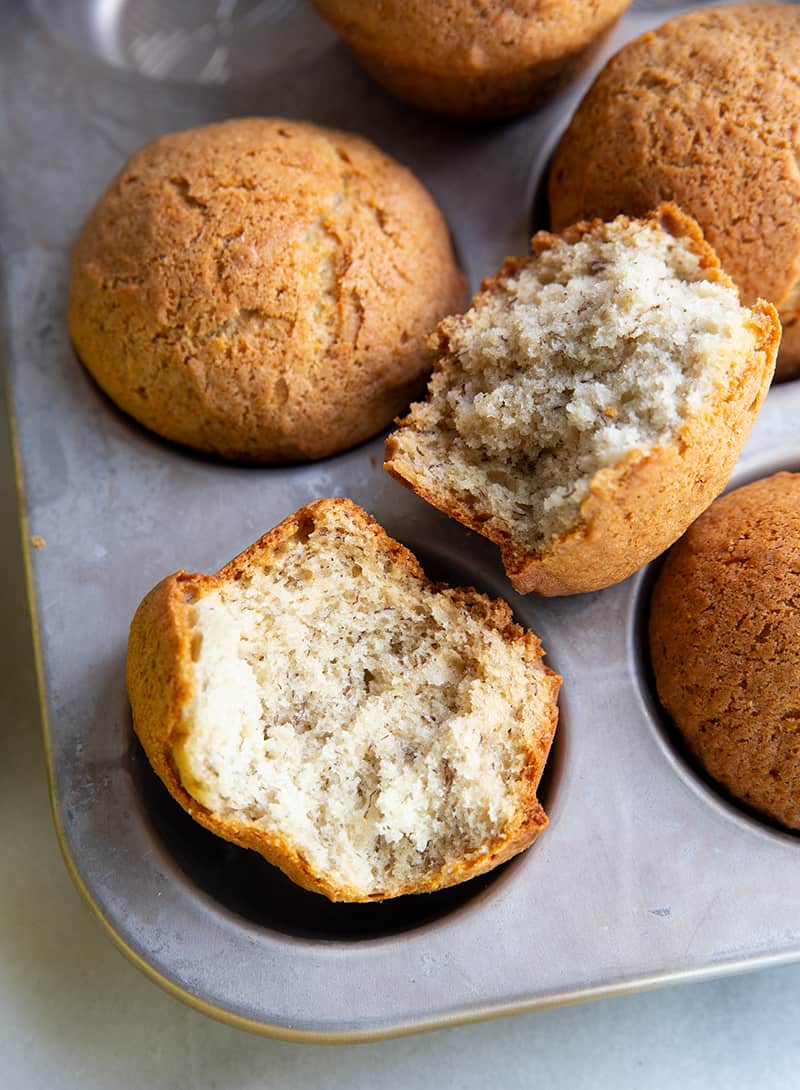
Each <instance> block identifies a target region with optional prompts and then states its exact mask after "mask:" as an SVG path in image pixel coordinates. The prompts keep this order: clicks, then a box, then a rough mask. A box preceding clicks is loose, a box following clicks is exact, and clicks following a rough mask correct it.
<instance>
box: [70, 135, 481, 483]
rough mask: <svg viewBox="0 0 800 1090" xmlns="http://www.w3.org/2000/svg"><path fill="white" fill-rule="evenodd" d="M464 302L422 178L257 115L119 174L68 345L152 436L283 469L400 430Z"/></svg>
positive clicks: (86, 247) (350, 139)
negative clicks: (441, 329)
mask: <svg viewBox="0 0 800 1090" xmlns="http://www.w3.org/2000/svg"><path fill="white" fill-rule="evenodd" d="M464 290H465V288H464V281H463V277H462V275H461V272H460V271H459V268H458V265H457V263H456V260H455V257H454V255H453V250H452V246H451V243H450V237H449V234H448V230H447V225H446V224H445V221H444V219H443V217H442V215H441V213H440V212H439V210H438V208H437V207H436V205H435V203H434V201H433V199H432V198H431V197H430V195H429V194H428V193H427V191H426V190H425V189H424V188H423V186H422V185H421V184H420V183H419V182H418V181H417V180H416V178H414V177H413V175H412V174H411V173H410V172H409V171H408V170H406V169H405V168H404V167H402V166H400V165H399V164H398V163H396V162H395V161H394V160H392V159H390V158H389V157H388V156H387V155H384V154H383V153H382V152H381V151H379V150H378V148H376V147H375V146H374V145H373V144H370V143H369V142H368V141H366V140H363V139H361V138H360V137H358V136H353V135H351V134H349V133H344V132H336V131H333V130H327V129H322V128H319V127H317V126H315V125H310V124H305V123H301V122H296V121H281V120H275V119H265V118H248V119H240V120H234V121H227V122H223V123H222V124H216V125H207V126H205V127H203V128H199V129H193V130H190V131H188V132H183V133H176V134H172V135H169V136H163V137H161V138H160V139H158V140H155V141H153V142H152V143H151V144H148V145H147V146H146V147H144V148H142V149H141V151H139V152H137V153H136V154H135V155H134V156H133V157H132V158H131V159H130V161H129V162H128V163H127V165H126V166H125V167H123V169H122V171H121V172H120V173H119V174H118V175H117V177H116V178H115V179H114V181H113V182H112V183H111V185H110V186H109V188H108V189H107V190H106V192H105V193H104V194H103V196H102V197H101V198H100V200H99V202H98V204H97V205H96V207H95V208H94V210H93V212H92V213H91V215H90V216H89V218H88V220H87V221H86V224H85V226H84V228H83V231H82V233H81V236H80V238H79V240H78V243H77V246H76V248H75V253H74V258H73V266H72V279H71V284H70V301H69V328H70V333H71V336H72V339H73V341H74V343H75V347H76V348H77V350H78V353H79V355H80V357H81V359H82V360H83V362H84V364H85V365H86V367H87V368H88V370H89V371H90V372H91V373H92V375H93V376H94V377H95V379H96V380H97V381H98V382H99V384H100V385H101V386H102V387H103V389H104V390H105V391H106V392H107V393H108V394H109V396H110V397H111V398H113V400H114V401H115V402H116V403H117V404H118V405H119V406H120V408H122V409H124V410H125V412H127V413H130V415H131V416H133V417H135V418H136V419H137V420H138V421H139V422H140V423H142V424H144V425H145V426H146V427H148V428H151V429H152V430H153V431H155V432H158V433H159V434H160V435H163V436H165V437H166V438H167V439H171V440H174V441H176V442H178V443H182V444H185V445H186V446H189V447H193V448H195V449H198V450H201V451H207V452H209V453H212V454H217V455H220V456H222V457H225V458H231V459H236V460H240V461H250V462H286V461H295V460H302V459H314V458H322V457H325V456H326V455H329V454H332V453H334V452H335V451H339V450H343V449H345V448H346V447H350V446H352V445H354V444H355V443H358V442H360V441H362V440H364V439H367V438H368V437H369V436H371V435H374V434H375V433H376V432H378V431H380V430H381V429H382V428H384V427H386V425H387V424H389V422H390V421H391V420H392V418H393V417H394V416H395V415H396V414H397V413H398V412H400V411H401V410H402V409H403V408H404V407H405V406H406V405H407V404H408V402H409V401H410V400H411V399H412V397H413V396H414V394H416V393H418V392H419V391H420V390H421V389H422V388H423V387H424V382H425V376H426V373H427V370H428V358H427V354H426V352H425V349H424V347H423V337H424V336H425V334H426V333H427V332H428V331H429V330H430V329H431V328H432V327H433V326H434V325H435V324H436V322H437V321H439V320H440V319H441V318H442V317H444V316H445V315H446V314H449V313H450V312H451V311H453V310H457V309H458V308H459V307H460V305H461V304H462V302H463V299H464Z"/></svg>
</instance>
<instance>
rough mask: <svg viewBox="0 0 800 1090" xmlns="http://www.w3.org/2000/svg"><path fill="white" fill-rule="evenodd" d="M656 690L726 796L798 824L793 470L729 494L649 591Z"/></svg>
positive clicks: (797, 531)
mask: <svg viewBox="0 0 800 1090" xmlns="http://www.w3.org/2000/svg"><path fill="white" fill-rule="evenodd" d="M650 651H651V655H652V662H653V670H654V673H655V679H656V685H657V688H658V695H659V697H660V699H661V702H662V703H663V705H664V707H665V708H666V709H667V711H668V712H669V713H670V715H671V716H672V719H673V720H674V722H675V724H676V726H677V727H678V729H679V730H680V732H681V734H682V735H683V736H684V738H685V739H686V742H687V744H688V746H689V748H690V749H691V751H692V753H693V754H694V755H695V756H696V757H697V759H698V760H699V761H700V763H701V765H702V766H703V767H704V768H705V769H706V771H707V772H708V773H709V775H710V776H712V777H713V779H715V780H717V781H718V782H719V783H721V784H722V785H723V786H724V787H725V788H727V790H728V791H730V793H731V794H732V795H735V796H736V797H737V798H739V799H741V800H742V801H743V802H745V803H747V804H748V805H749V806H752V807H754V808H755V809H757V810H760V811H761V812H762V813H764V814H767V815H768V816H769V817H771V818H774V820H776V821H778V822H780V823H782V824H783V825H786V826H788V827H789V828H792V829H800V474H797V473H778V474H776V475H775V476H773V477H766V478H764V479H762V480H759V481H755V482H754V483H753V484H750V485H746V486H745V487H744V488H739V489H737V490H736V491H735V492H729V493H728V494H727V495H726V496H723V497H722V498H721V499H719V500H717V501H716V502H715V503H714V504H712V506H711V507H710V508H709V509H708V511H706V512H705V514H703V515H701V517H700V518H699V519H698V520H697V522H695V523H694V525H693V526H691V527H690V529H689V530H688V531H687V533H686V534H685V535H684V537H683V538H682V539H681V540H680V541H679V542H678V544H677V545H676V546H675V548H674V549H673V550H672V552H671V553H670V554H669V556H668V558H667V561H666V563H665V565H664V568H663V570H662V572H661V574H660V576H659V579H658V582H657V583H656V586H655V590H654V593H653V599H652V606H651V616H650Z"/></svg>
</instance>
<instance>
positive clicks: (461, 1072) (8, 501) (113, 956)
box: [0, 407, 800, 1090]
mask: <svg viewBox="0 0 800 1090" xmlns="http://www.w3.org/2000/svg"><path fill="white" fill-rule="evenodd" d="M0 573H2V574H0V580H2V586H1V587H0V596H1V597H0V600H2V602H3V608H2V610H0V656H1V657H2V661H3V663H4V664H5V669H4V671H3V672H2V675H1V676H2V681H0V723H1V724H2V730H1V731H0V770H2V771H0V777H2V781H1V782H2V791H0V820H2V827H3V834H4V835H3V838H2V842H1V843H2V847H0V872H1V873H2V874H3V881H2V884H0V924H2V930H1V931H0V934H2V939H0V963H2V966H3V971H2V973H0V1056H2V1060H3V1064H2V1066H3V1075H2V1076H0V1084H2V1086H3V1087H7V1088H8V1090H33V1088H37V1090H38V1088H47V1090H71V1088H73V1087H75V1088H78V1087H80V1090H95V1088H97V1090H100V1088H103V1090H106V1088H108V1087H112V1086H113V1087H115V1088H118V1090H127V1088H128V1087H130V1088H134V1087H135V1088H140V1087H141V1088H149V1087H153V1088H162V1087H163V1088H184V1087H186V1088H189V1087H191V1088H192V1090H210V1088H212V1087H224V1088H225V1090H249V1088H251V1087H252V1088H255V1087H281V1088H286V1090H293V1088H295V1087H306V1086H308V1087H325V1088H326V1090H327V1088H332V1090H335V1088H337V1087H348V1088H350V1090H352V1088H359V1087H370V1088H371V1090H382V1088H384V1087H386V1088H393V1087H397V1086H403V1087H406V1088H413V1090H416V1088H420V1090H422V1088H427V1087H438V1086H439V1085H441V1084H442V1082H443V1080H446V1082H447V1085H450V1086H454V1087H459V1088H461V1087H464V1088H468V1087H486V1086H490V1085H494V1086H500V1087H502V1088H503V1090H514V1088H516V1087H531V1086H539V1085H541V1086H547V1087H548V1090H559V1088H561V1087H563V1088H569V1090H581V1088H584V1087H587V1088H588V1087H592V1088H595V1087H603V1086H614V1087H615V1088H616V1090H625V1088H628V1087H630V1088H636V1090H642V1088H660V1087H664V1088H666V1087H670V1088H672V1087H674V1086H675V1085H680V1086H681V1090H693V1088H700V1087H703V1088H705V1087H717V1086H719V1087H723V1086H731V1085H738V1086H742V1087H776V1088H777V1087H780V1088H784V1087H791V1086H794V1085H796V1084H797V1071H798V1068H799V1067H800V1029H798V1024H797V1016H796V1008H797V1004H798V1001H799V1000H800V966H791V967H784V968H779V969H770V970H762V971H760V972H756V973H750V974H748V975H745V976H738V977H731V978H727V979H723V980H718V981H712V982H706V983H703V984H692V985H684V986H682V987H673V988H668V989H663V990H660V991H657V992H648V993H642V994H639V995H633V996H628V997H624V998H616V999H608V1000H602V1001H597V1002H595V1003H591V1004H586V1005H582V1006H576V1007H567V1008H562V1009H559V1010H549V1011H542V1012H539V1013H536V1014H530V1015H521V1016H518V1017H516V1018H507V1019H503V1020H499V1021H495V1022H489V1023H482V1024H478V1025H472V1026H465V1027H462V1028H459V1029H452V1030H443V1031H439V1032H435V1033H429V1034H425V1035H421V1036H415V1037H408V1038H403V1039H400V1040H394V1041H386V1042H382V1043H378V1044H370V1045H348V1046H320V1045H296V1044H286V1043H283V1042H279V1041H272V1040H265V1039H261V1038H257V1037H252V1036H249V1035H247V1034H245V1033H243V1032H242V1031H239V1030H234V1029H230V1028H228V1027H227V1026H224V1025H221V1024H217V1023H215V1022H212V1021H210V1020H208V1019H206V1018H205V1017H204V1016H203V1015H201V1014H198V1013H196V1012H195V1011H192V1010H190V1009H188V1008H187V1007H184V1006H183V1005H182V1004H181V1003H180V1002H178V1001H177V1000H175V999H173V998H171V997H170V996H168V995H166V994H164V993H162V992H161V991H159V989H158V988H157V987H156V986H155V985H153V984H152V983H151V982H150V981H148V980H147V979H145V978H144V976H142V975H141V974H140V973H139V972H138V971H137V970H136V969H135V968H134V967H133V966H131V965H130V964H128V962H127V961H126V960H125V959H124V958H123V957H122V955H121V954H119V953H118V952H117V951H116V949H115V948H114V947H113V946H112V944H111V942H110V941H109V940H108V938H107V937H106V936H105V935H104V933H103V931H102V929H101V928H100V926H99V925H98V924H97V923H96V922H95V921H94V919H93V918H92V917H91V915H90V913H89V911H88V910H87V908H86V907H85V906H84V904H83V903H82V901H81V899H80V897H79V895H78V893H77V892H76V890H75V889H74V888H73V886H72V884H71V882H70V879H69V877H68V875H67V872H66V870H65V868H64V866H63V864H62V861H61V859H60V856H59V851H58V846H57V844H56V839H55V834H54V832H53V828H52V824H51V820H50V813H49V804H48V795H47V785H46V777H45V771H44V756H43V752H42V742H41V731H40V724H39V716H38V710H37V701H36V691H35V677H34V671H33V658H32V651H31V645H30V629H29V621H28V613H27V605H26V600H25V588H24V581H23V569H22V561H21V556H20V546H19V533H18V523H17V517H16V497H15V492H14V482H13V476H12V472H11V459H10V453H9V441H8V435H7V430H6V425H5V411H4V407H3V410H2V432H0Z"/></svg>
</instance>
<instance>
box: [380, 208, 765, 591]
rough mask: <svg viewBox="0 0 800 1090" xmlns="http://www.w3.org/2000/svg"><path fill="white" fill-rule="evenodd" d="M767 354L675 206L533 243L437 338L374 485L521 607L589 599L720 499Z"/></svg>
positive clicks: (756, 316) (754, 321) (760, 389)
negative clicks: (422, 504) (485, 564)
mask: <svg viewBox="0 0 800 1090" xmlns="http://www.w3.org/2000/svg"><path fill="white" fill-rule="evenodd" d="M779 337H780V325H779V323H778V318H777V315H776V314H775V310H774V308H773V307H771V306H770V305H769V304H768V303H757V304H756V305H755V306H754V307H753V309H752V310H748V309H747V308H746V307H743V306H742V305H741V304H740V302H739V297H738V293H737V291H736V288H735V287H734V285H733V283H732V282H731V280H730V279H729V278H728V277H727V276H726V275H725V273H724V272H722V270H721V269H720V268H719V262H718V260H717V258H716V256H715V254H714V252H713V250H712V249H711V248H710V247H709V246H708V245H707V244H706V243H705V242H704V241H703V237H702V234H701V233H700V230H699V228H698V226H697V224H696V223H695V222H694V221H693V220H691V219H689V218H688V217H687V216H684V215H683V214H682V213H681V212H679V210H678V209H677V208H676V207H675V206H674V205H664V206H662V207H661V208H660V209H659V210H658V211H657V212H655V213H653V214H651V215H650V216H648V217H647V218H646V219H644V220H630V219H628V218H627V217H626V216H620V217H619V218H618V219H616V220H614V221H613V222H612V223H608V224H606V223H601V222H600V221H599V220H598V221H595V222H594V223H581V224H578V225H577V226H575V227H572V228H570V229H569V230H568V231H565V232H564V234H563V236H561V237H559V236H556V235H550V234H546V233H545V232H542V233H540V234H538V235H536V237H535V238H534V239H533V256H532V257H529V258H511V259H509V260H508V261H507V262H506V263H505V265H504V266H503V267H502V268H501V270H500V272H499V273H498V274H497V276H496V277H495V278H494V279H493V280H488V281H486V282H485V283H484V285H483V290H482V291H481V292H480V293H479V294H478V295H477V296H476V297H475V299H473V301H472V306H471V307H470V309H469V310H468V311H467V312H466V314H463V315H461V316H458V317H451V318H448V319H445V321H444V322H443V323H442V324H441V325H440V326H439V330H438V335H437V344H438V357H437V362H436V366H435V370H434V374H433V378H432V379H431V383H430V386H429V391H428V400H427V401H425V402H424V403H421V404H416V405H413V406H412V408H411V412H410V414H409V415H408V416H407V417H406V418H405V420H403V421H401V422H400V423H401V426H400V429H399V430H398V431H396V432H393V433H392V434H391V435H390V436H389V438H388V440H387V444H386V452H387V453H386V469H387V470H388V471H389V472H390V473H391V474H392V475H393V476H395V477H396V478H397V479H398V480H400V481H402V482H403V483H404V484H406V485H407V486H408V487H409V488H411V489H412V490H413V491H414V492H416V493H417V494H418V495H420V496H421V497H422V498H423V499H426V500H427V501H428V502H429V503H432V504H434V505H435V506H436V507H439V508H441V510H443V511H445V512H446V513H447V514H449V515H452V516H453V517H454V518H457V519H459V521H461V522H463V523H464V524H465V525H466V526H469V527H471V528H472V529H473V530H477V531H478V533H480V534H483V535H484V536H485V537H488V538H489V539H490V540H492V541H495V542H496V543H497V544H498V545H499V546H500V549H501V551H502V556H503V564H504V565H505V569H506V572H507V573H508V575H509V577H510V579H511V582H512V584H513V585H514V588H515V589H516V590H518V591H520V592H521V593H528V592H529V591H532V590H535V591H538V592H539V593H541V594H574V593H577V592H579V591H590V590H599V589H600V588H602V587H606V586H610V585H611V584H612V583H616V582H619V581H620V580H621V579H624V578H625V577H626V576H628V575H630V574H631V573H632V572H634V571H636V570H637V568H639V567H641V566H642V565H643V564H645V563H647V562H648V561H649V560H652V559H653V558H654V557H655V556H657V555H658V554H659V553H661V552H663V551H664V550H665V549H666V548H667V547H668V546H669V545H671V544H672V542H673V541H675V540H676V538H678V537H679V536H680V535H681V534H682V533H683V531H684V530H685V529H686V527H687V526H688V525H689V524H690V523H691V522H692V520H693V519H695V518H696V517H697V516H698V515H699V514H700V512H701V511H702V510H704V509H705V508H706V507H707V506H708V504H709V503H711V501H712V499H713V498H714V497H715V496H717V495H718V494H719V493H720V492H721V491H722V489H723V488H724V487H725V484H726V482H727V480H728V476H729V474H730V472H731V470H732V469H733V466H734V464H735V462H736V459H737V458H738V456H739V452H740V450H741V448H742V445H743V443H744V441H745V438H746V437H747V434H748V432H749V431H750V427H751V426H752V424H753V421H754V420H755V418H756V415H757V413H758V410H759V407H760V405H761V402H762V400H763V398H764V396H765V394H766V391H767V389H768V387H769V382H770V379H771V378H772V372H773V368H774V366H775V353H776V351H777V347H778V339H779Z"/></svg>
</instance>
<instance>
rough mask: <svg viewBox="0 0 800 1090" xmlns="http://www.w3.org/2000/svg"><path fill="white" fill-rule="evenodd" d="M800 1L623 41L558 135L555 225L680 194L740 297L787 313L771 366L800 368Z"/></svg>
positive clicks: (698, 17)
mask: <svg viewBox="0 0 800 1090" xmlns="http://www.w3.org/2000/svg"><path fill="white" fill-rule="evenodd" d="M798 117H800V6H798V5H796V4H777V3H770V4H737V5H735V6H729V7H721V8H707V7H704V8H701V9H700V10H698V11H691V12H688V13H687V14H685V15H681V16H679V17H678V18H677V19H673V20H671V21H670V22H668V23H665V24H664V26H662V27H660V28H659V29H658V30H655V31H653V32H652V33H649V34H645V35H644V36H643V37H641V38H639V39H637V40H636V41H634V42H631V43H630V44H628V45H626V46H625V47H624V48H623V49H622V50H620V52H619V53H617V55H616V56H615V57H613V58H612V59H611V60H610V61H609V63H608V64H607V65H606V67H605V68H604V69H603V71H602V72H601V73H600V75H599V76H598V78H597V80H596V81H595V83H594V85H593V86H592V88H591V90H590V91H589V93H588V94H587V95H586V97H585V98H584V100H583V102H582V103H581V105H580V107H579V108H578V110H577V112H576V113H575V116H574V117H573V118H572V121H571V123H570V125H569V128H568V129H567V131H566V133H565V134H564V136H563V137H562V139H561V142H560V144H559V146H558V149H557V150H556V154H555V158H554V160H553V164H552V168H551V171H550V179H549V197H550V211H551V225H552V228H553V230H556V231H558V230H561V229H562V228H563V227H565V226H566V225H567V224H569V223H573V222H574V221H575V220H577V219H582V218H584V217H587V218H588V217H592V216H600V217H602V218H603V219H610V218H611V217H612V216H615V215H617V214H618V213H620V212H627V213H628V214H629V215H640V214H642V213H644V212H646V211H647V210H648V209H650V208H655V206H656V205H657V204H658V202H659V201H662V200H672V201H675V202H676V203H677V204H678V205H680V207H681V208H683V209H684V211H686V212H688V213H689V214H691V215H692V216H693V217H694V218H695V219H696V220H697V222H698V223H699V224H700V226H701V227H702V228H703V231H704V233H705V236H706V238H707V239H708V241H709V242H710V243H711V245H712V246H713V247H714V249H715V250H716V251H717V253H718V254H719V257H720V260H721V262H722V265H723V267H724V268H725V270H726V271H727V272H728V273H729V274H730V276H731V277H732V278H733V279H734V281H735V282H736V283H737V285H738V286H739V289H740V291H741V292H742V297H743V299H744V301H745V302H746V303H748V304H750V303H753V302H754V301H755V299H756V298H758V297H759V296H760V297H763V298H765V299H768V300H770V302H772V303H774V304H775V306H776V307H777V308H778V311H779V313H780V317H781V321H782V323H783V342H782V345H781V351H780V355H779V357H778V368H777V372H776V374H777V376H778V377H779V378H786V377H788V376H790V375H792V374H795V373H797V372H798V370H800V171H799V170H798V167H797V164H798V162H799V161H800V125H798V120H797V119H798Z"/></svg>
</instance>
